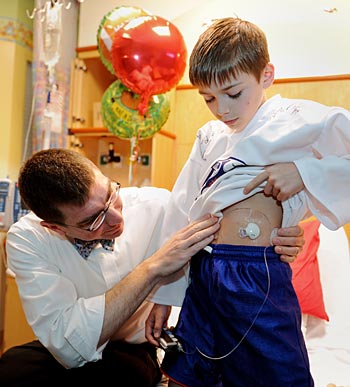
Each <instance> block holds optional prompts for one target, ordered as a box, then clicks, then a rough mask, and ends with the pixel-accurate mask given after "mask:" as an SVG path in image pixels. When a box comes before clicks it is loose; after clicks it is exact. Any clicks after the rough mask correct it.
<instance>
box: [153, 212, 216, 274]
mask: <svg viewBox="0 0 350 387" xmlns="http://www.w3.org/2000/svg"><path fill="white" fill-rule="evenodd" d="M219 228H220V224H219V219H218V218H217V217H215V216H212V215H205V216H203V217H201V218H200V219H198V220H195V221H193V222H191V223H190V224H189V225H187V226H186V227H184V228H182V229H180V230H179V231H177V232H176V233H175V234H174V235H173V236H172V237H171V238H170V239H169V240H168V241H167V242H166V243H165V244H164V245H163V246H162V247H161V248H160V249H159V250H157V251H156V252H155V253H154V254H153V255H152V256H151V257H150V258H149V259H148V261H149V262H150V263H152V267H153V269H155V271H156V272H157V275H158V276H160V277H166V276H168V275H170V274H174V273H175V272H176V271H178V270H180V269H181V268H183V267H184V266H185V265H186V264H187V263H188V262H189V260H190V259H191V257H192V256H193V255H195V254H196V253H198V251H199V250H201V249H203V248H204V247H205V246H207V245H208V244H209V243H211V242H212V241H213V239H214V237H215V233H217V231H218V230H219Z"/></svg>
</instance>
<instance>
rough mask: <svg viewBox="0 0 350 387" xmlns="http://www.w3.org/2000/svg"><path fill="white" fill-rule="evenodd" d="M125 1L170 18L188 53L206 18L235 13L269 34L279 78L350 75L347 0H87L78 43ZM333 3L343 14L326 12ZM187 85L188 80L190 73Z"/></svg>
mask: <svg viewBox="0 0 350 387" xmlns="http://www.w3.org/2000/svg"><path fill="white" fill-rule="evenodd" d="M122 5H124V6H136V7H140V8H143V9H145V10H147V11H148V12H149V13H151V14H153V15H157V16H161V17H164V18H166V19H168V20H170V21H171V22H172V23H174V24H175V25H176V26H177V27H178V28H179V29H180V31H181V33H182V35H183V36H184V39H185V41H186V45H187V48H188V51H189V52H190V51H191V49H192V47H193V45H194V43H195V41H196V40H197V38H198V36H199V34H200V33H201V31H203V28H204V27H203V24H204V23H205V22H206V21H208V20H210V19H215V18H220V17H226V16H231V15H232V16H235V15H237V16H239V17H241V18H244V19H248V20H250V21H252V22H254V23H256V24H258V25H259V26H260V27H261V28H262V29H263V30H264V31H265V33H266V35H267V38H268V41H269V47H270V55H271V61H272V62H273V63H274V65H275V67H276V78H290V77H303V76H316V75H333V74H348V73H350V42H349V37H350V2H349V1H348V0H317V1H315V0H264V1H261V0H243V1H242V0H177V1H176V2H175V1H173V0H134V1H127V0H125V1H112V0H103V1H97V0H85V1H84V3H82V4H81V10H80V25H79V38H78V45H79V46H80V47H83V46H91V45H96V44H97V43H96V33H97V29H98V26H99V24H100V22H101V20H102V18H103V16H104V15H105V14H106V13H108V12H109V11H111V10H113V9H114V8H116V7H118V6H122ZM333 7H335V8H337V9H338V12H336V13H327V12H325V11H324V9H330V8H333ZM182 83H188V79H187V73H186V74H185V76H184V79H183V81H182Z"/></svg>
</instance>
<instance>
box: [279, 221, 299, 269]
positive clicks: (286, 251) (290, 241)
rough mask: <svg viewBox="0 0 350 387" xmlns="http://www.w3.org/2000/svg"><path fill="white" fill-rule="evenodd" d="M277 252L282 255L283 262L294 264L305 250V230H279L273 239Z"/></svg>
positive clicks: (290, 228)
mask: <svg viewBox="0 0 350 387" xmlns="http://www.w3.org/2000/svg"><path fill="white" fill-rule="evenodd" d="M272 243H273V244H274V246H275V252H276V253H277V254H281V261H283V262H289V263H290V262H293V261H294V260H295V259H296V258H297V256H298V255H299V254H300V253H301V251H302V250H303V246H304V244H305V239H304V230H303V229H302V228H301V227H300V226H293V227H285V228H279V229H278V232H277V236H276V237H274V238H272Z"/></svg>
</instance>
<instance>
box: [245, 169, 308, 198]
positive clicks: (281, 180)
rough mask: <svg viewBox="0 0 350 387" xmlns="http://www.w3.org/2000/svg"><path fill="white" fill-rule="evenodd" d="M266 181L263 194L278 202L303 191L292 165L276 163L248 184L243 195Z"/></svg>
mask: <svg viewBox="0 0 350 387" xmlns="http://www.w3.org/2000/svg"><path fill="white" fill-rule="evenodd" d="M264 181H266V186H265V188H264V193H265V195H267V196H273V197H274V198H275V199H277V200H279V201H283V200H287V199H289V198H290V197H291V196H293V195H295V194H296V193H298V192H300V191H301V190H303V189H304V183H303V180H302V179H301V176H300V174H299V171H298V169H297V167H296V166H295V164H294V163H278V164H273V165H269V166H267V167H265V169H264V171H263V172H261V173H260V174H259V175H258V176H256V177H254V179H252V181H251V182H250V183H248V184H247V185H246V186H245V188H244V190H243V193H244V194H245V195H247V194H249V192H251V191H252V190H253V189H254V188H256V187H259V185H260V184H261V183H263V182H264Z"/></svg>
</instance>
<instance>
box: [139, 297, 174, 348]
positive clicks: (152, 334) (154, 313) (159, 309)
mask: <svg viewBox="0 0 350 387" xmlns="http://www.w3.org/2000/svg"><path fill="white" fill-rule="evenodd" d="M170 312H171V306H168V305H160V304H154V306H153V308H152V310H151V312H150V314H149V316H148V317H147V320H146V325H145V336H146V339H147V340H148V341H149V342H150V343H151V344H153V345H155V346H157V347H158V346H159V343H158V340H157V339H159V337H160V334H161V333H162V328H163V327H165V326H166V324H167V322H168V318H169V316H170Z"/></svg>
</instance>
